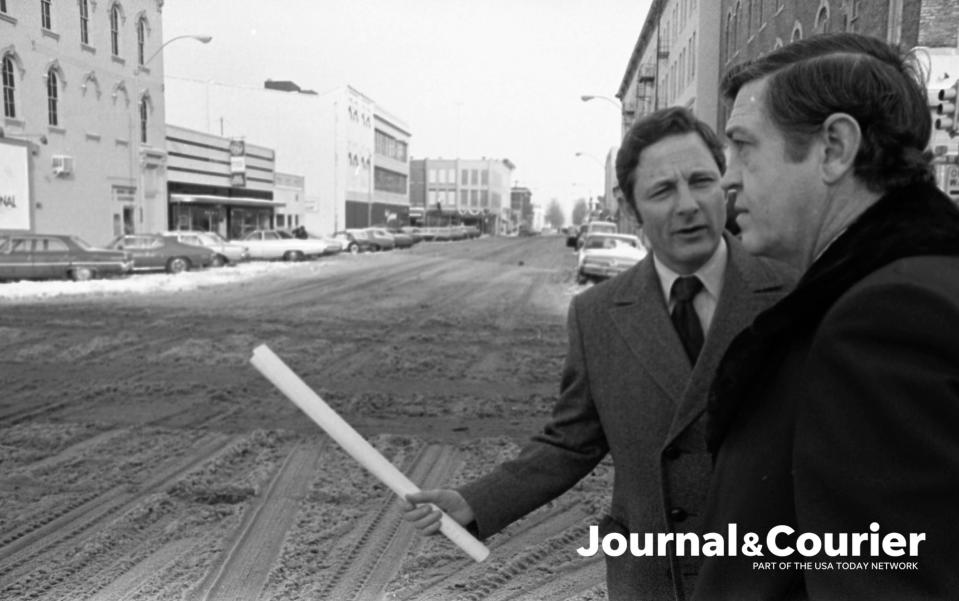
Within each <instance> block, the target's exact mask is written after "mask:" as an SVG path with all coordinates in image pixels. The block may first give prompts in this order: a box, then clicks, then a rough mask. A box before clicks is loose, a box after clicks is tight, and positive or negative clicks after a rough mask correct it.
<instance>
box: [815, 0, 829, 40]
mask: <svg viewBox="0 0 959 601" xmlns="http://www.w3.org/2000/svg"><path fill="white" fill-rule="evenodd" d="M816 32H817V33H828V32H829V4H828V3H827V2H823V3H822V4H821V5H820V6H819V12H818V13H816Z"/></svg>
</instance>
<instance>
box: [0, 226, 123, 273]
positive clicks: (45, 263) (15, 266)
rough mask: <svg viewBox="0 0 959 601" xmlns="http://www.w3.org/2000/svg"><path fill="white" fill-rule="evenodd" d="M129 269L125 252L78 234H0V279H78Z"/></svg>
mask: <svg viewBox="0 0 959 601" xmlns="http://www.w3.org/2000/svg"><path fill="white" fill-rule="evenodd" d="M132 269H133V258H132V257H131V256H130V254H129V253H126V252H123V251H117V250H107V249H105V248H97V247H95V246H93V245H91V244H89V243H87V242H86V241H85V240H83V239H82V238H80V237H79V236H69V235H62V234H8V235H5V236H0V280H41V279H64V278H69V279H72V280H77V281H82V280H89V279H91V278H95V277H99V276H109V275H120V274H125V273H129V272H130V270H132Z"/></svg>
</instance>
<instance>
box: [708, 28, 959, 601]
mask: <svg viewBox="0 0 959 601" xmlns="http://www.w3.org/2000/svg"><path fill="white" fill-rule="evenodd" d="M723 92H724V94H725V95H726V96H727V98H728V99H730V100H733V101H734V102H733V108H732V111H731V114H730V117H729V120H728V122H727V126H726V133H727V136H728V138H729V141H730V153H729V167H728V170H727V172H726V175H725V176H724V178H723V185H724V186H725V187H727V188H728V189H731V190H733V191H735V192H736V195H737V196H736V207H737V210H739V211H742V212H741V213H740V214H739V215H738V216H737V221H738V223H739V225H740V227H741V228H742V240H743V245H744V246H745V247H746V249H747V250H749V251H750V252H753V253H757V254H761V255H765V256H769V257H774V258H778V259H780V260H783V261H786V262H788V263H791V264H792V265H793V266H794V267H796V268H797V269H798V270H799V271H800V273H802V277H801V279H800V281H799V283H798V284H797V286H796V288H795V290H794V291H793V292H791V293H790V294H789V295H788V296H787V297H786V298H784V299H783V300H782V301H781V302H779V303H778V304H777V305H776V306H774V307H772V308H771V309H769V310H767V311H765V312H763V313H761V314H760V315H759V316H758V317H757V318H756V320H755V322H754V323H753V325H752V326H751V327H750V328H748V329H747V330H746V331H744V332H743V333H742V334H740V335H739V336H738V337H737V338H736V339H735V340H734V341H733V343H732V344H731V345H730V348H729V350H728V352H727V354H726V356H725V357H724V358H723V360H722V362H721V364H720V367H719V371H718V374H717V378H716V381H715V383H714V385H713V388H712V390H711V393H710V398H709V402H708V403H709V408H708V426H707V430H708V434H709V445H710V448H711V450H713V451H714V453H715V470H714V473H713V477H712V482H711V485H710V490H709V498H708V502H707V513H706V525H705V531H706V532H718V533H727V532H728V531H729V525H730V524H736V528H737V531H738V537H737V541H733V543H734V544H735V546H736V550H737V551H738V553H737V555H736V556H732V557H731V556H714V557H706V558H705V561H704V564H703V568H702V571H701V573H700V579H699V581H698V583H697V585H696V590H695V594H694V597H693V598H694V599H696V600H699V601H715V600H730V601H733V600H734V601H742V600H747V599H748V600H770V599H816V600H818V599H824V600H830V601H831V600H846V599H850V600H858V599H863V600H865V599H869V600H877V599H878V600H885V599H889V600H908V601H916V600H925V599H956V598H957V596H959V569H957V568H959V563H957V562H959V520H957V519H956V517H957V511H959V509H957V508H959V210H957V208H956V207H955V205H954V204H953V203H952V202H951V201H950V200H949V198H948V197H946V196H945V195H944V194H943V193H942V192H940V191H939V190H938V189H937V188H936V187H935V185H934V179H933V178H932V174H931V169H930V165H929V162H928V155H927V154H926V153H924V150H925V148H926V147H927V144H928V141H929V137H930V131H931V126H930V116H929V113H928V111H927V108H926V95H925V90H924V88H923V84H922V83H921V82H920V81H919V80H918V78H917V77H916V76H915V75H914V74H913V72H912V71H911V70H910V68H909V63H908V62H906V60H905V59H904V58H903V57H902V56H901V55H900V54H899V53H898V52H897V51H896V50H894V49H893V48H890V47H889V46H888V45H887V44H886V43H884V42H882V41H880V40H875V39H872V38H866V37H863V36H858V35H854V34H830V35H823V36H816V37H813V38H809V39H807V40H803V41H801V42H797V43H794V44H790V45H788V46H785V47H783V48H781V49H778V50H776V51H774V52H772V53H770V54H768V55H766V56H764V57H761V58H759V59H757V60H756V61H755V62H752V63H747V64H745V65H742V66H740V67H738V68H736V69H735V70H733V71H731V72H730V73H729V74H727V76H726V77H725V79H724V81H723ZM770 532H772V533H773V536H770ZM747 533H754V534H757V535H758V538H757V539H754V540H755V541H757V542H758V544H759V546H760V548H759V551H760V552H761V556H760V555H757V554H753V555H748V554H746V553H745V552H744V551H745V549H746V547H747V545H745V544H744V543H745V538H746V536H747ZM857 534H858V535H859V536H865V537H866V539H867V542H866V543H865V544H859V545H856V544H854V541H855V537H856V535H857ZM869 537H874V539H875V541H876V544H875V545H873V544H872V542H871V540H872V539H870V538H869ZM844 538H845V540H846V541H847V544H846V546H845V547H844V546H843V544H842V540H843V539H844ZM727 542H728V541H727ZM900 543H905V544H900ZM913 543H915V544H913ZM752 549H754V550H755V549H756V545H755V544H754V545H752ZM770 562H771V563H770ZM786 562H791V564H789V565H787V563H786ZM798 564H802V565H798Z"/></svg>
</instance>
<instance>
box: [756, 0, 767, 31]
mask: <svg viewBox="0 0 959 601" xmlns="http://www.w3.org/2000/svg"><path fill="white" fill-rule="evenodd" d="M765 3H766V0H759V2H758V3H757V4H756V26H757V27H762V26H763V23H765V22H766V21H765V18H766V17H765V15H763V5H764V4H765Z"/></svg>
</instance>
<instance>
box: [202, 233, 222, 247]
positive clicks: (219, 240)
mask: <svg viewBox="0 0 959 601" xmlns="http://www.w3.org/2000/svg"><path fill="white" fill-rule="evenodd" d="M203 235H204V236H209V237H210V239H211V240H213V241H214V242H216V243H217V244H226V240H224V239H223V236H221V235H220V234H218V233H216V232H205V233H204V234H203Z"/></svg>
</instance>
